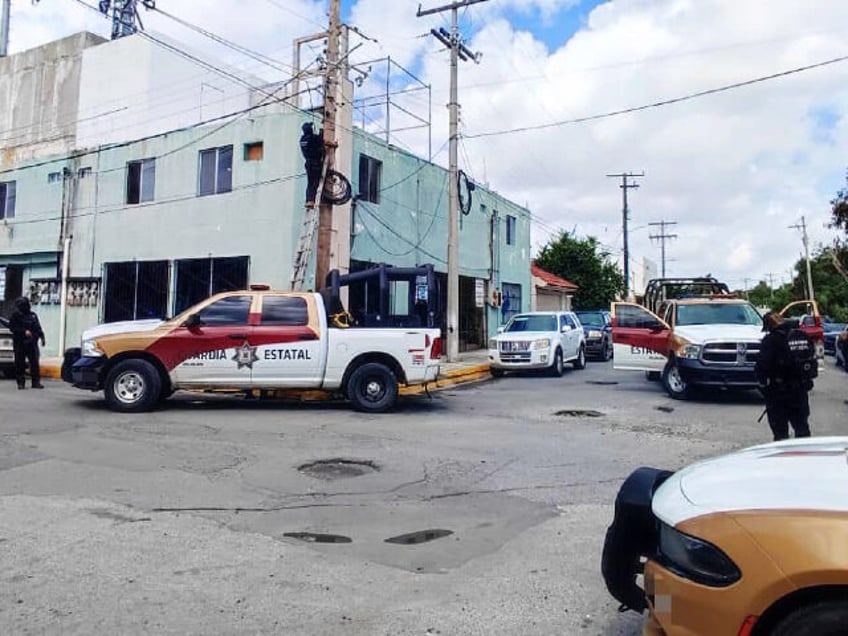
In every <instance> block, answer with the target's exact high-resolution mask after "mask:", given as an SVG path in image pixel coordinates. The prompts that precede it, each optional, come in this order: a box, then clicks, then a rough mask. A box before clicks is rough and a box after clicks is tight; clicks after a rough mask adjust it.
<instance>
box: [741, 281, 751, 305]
mask: <svg viewBox="0 0 848 636" xmlns="http://www.w3.org/2000/svg"><path fill="white" fill-rule="evenodd" d="M749 280H751V279H750V278H743V279H742V282H743V283H745V300H751V296H750V294H749V293H748V289H749V288H748V281H749Z"/></svg>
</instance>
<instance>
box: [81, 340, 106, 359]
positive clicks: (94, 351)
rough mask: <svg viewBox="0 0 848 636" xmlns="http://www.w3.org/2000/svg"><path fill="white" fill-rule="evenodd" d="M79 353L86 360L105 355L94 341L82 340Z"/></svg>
mask: <svg viewBox="0 0 848 636" xmlns="http://www.w3.org/2000/svg"><path fill="white" fill-rule="evenodd" d="M81 353H82V355H83V356H85V357H88V358H99V357H100V356H102V355H105V354H104V353H103V351H102V350H101V349H100V347H98V346H97V341H96V340H83V341H82V347H81Z"/></svg>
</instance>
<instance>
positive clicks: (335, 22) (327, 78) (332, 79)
mask: <svg viewBox="0 0 848 636" xmlns="http://www.w3.org/2000/svg"><path fill="white" fill-rule="evenodd" d="M339 14H340V0H330V21H329V24H328V26H327V69H326V73H325V75H324V174H325V175H326V174H328V173H329V171H330V170H333V168H334V166H335V164H336V146H338V143H337V142H336V109H337V105H336V96H337V95H338V89H339V73H340V72H341V69H340V64H339V50H340V45H339V42H340V38H341V32H342V29H341V19H340V16H339ZM323 184H324V180H323V179H322V180H321V185H320V187H319V192H318V194H317V195H316V196H317V197H318V201H319V207H318V250H317V253H316V255H315V289H316V291H317V290H321V289H323V288H324V286H325V285H326V284H327V274H329V273H330V252H331V251H332V244H333V204H332V203H329V202H325V201H324V197H323V196H322V194H323Z"/></svg>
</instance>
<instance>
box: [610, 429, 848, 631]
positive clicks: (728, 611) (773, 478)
mask: <svg viewBox="0 0 848 636" xmlns="http://www.w3.org/2000/svg"><path fill="white" fill-rule="evenodd" d="M847 453H848V437H831V438H826V437H820V438H806V439H795V440H786V441H783V442H773V443H770V444H764V445H761V446H755V447H753V448H748V449H744V450H740V451H736V452H734V453H730V454H728V455H724V456H722V457H717V458H714V459H708V460H706V461H702V462H699V463H696V464H693V465H691V466H689V467H687V468H684V469H683V470H680V471H679V472H676V473H671V472H669V471H662V470H657V469H654V468H640V469H638V470H636V471H635V472H634V473H633V474H631V475H630V476H629V477H628V478H627V480H626V481H625V482H624V484H623V485H622V486H621V489H620V490H619V493H618V497H617V499H616V504H615V517H614V519H613V522H612V525H611V526H610V528H609V530H608V531H607V535H606V540H605V543H604V549H603V556H602V566H601V568H602V573H603V576H604V580H605V582H606V584H607V588H608V589H609V591H610V593H611V594H612V595H613V596H614V597H615V598H616V599H618V601H620V602H621V603H622V608H623V609H632V610H635V611H637V612H642V611H644V610H645V609H647V610H648V612H649V617H648V622H647V625H646V626H645V631H644V633H645V634H651V635H655V636H699V635H700V636H713V635H714V634H734V635H736V634H740V635H743V634H744V635H745V636H841V635H843V634H845V633H846V625H848V595H846V590H848V550H845V549H844V546H845V537H846V536H848V498H846V496H845V492H846V489H848V469H846V465H845V457H846V454H847ZM811 475H812V476H814V477H813V478H812V480H811ZM644 559H647V561H646V562H645V561H644ZM640 575H641V576H642V581H643V584H644V587H640V586H639V584H638V583H639V580H638V579H637V577H638V576H640Z"/></svg>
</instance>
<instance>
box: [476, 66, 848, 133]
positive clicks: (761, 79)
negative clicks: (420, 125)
mask: <svg viewBox="0 0 848 636" xmlns="http://www.w3.org/2000/svg"><path fill="white" fill-rule="evenodd" d="M846 60H848V55H843V56H840V57H835V58H832V59H829V60H825V61H823V62H817V63H815V64H807V65H806V66H799V67H797V68H793V69H789V70H786V71H781V72H779V73H772V74H771V75H763V76H761V77H756V78H754V79H750V80H745V81H743V82H735V83H733V84H725V85H724V86H719V87H716V88H710V89H707V90H703V91H698V92H696V93H689V94H688V95H683V96H681V97H674V98H671V99H664V100H661V101H658V102H652V103H650V104H643V105H642V106H633V107H631V108H623V109H620V110H614V111H610V112H607V113H601V114H597V115H588V116H585V117H576V118H574V119H565V120H562V121H557V122H550V123H547V124H536V125H533V126H521V127H518V128H508V129H504V130H493V131H488V132H482V133H476V134H471V135H464V136H465V138H466V139H480V138H482V137H495V136H500V135H510V134H514V133H520V132H528V131H532V130H545V129H548V128H558V127H560V126H566V125H569V124H581V123H584V122H589V121H597V120H600V119H607V118H610V117H616V116H619V115H627V114H629V113H636V112H640V111H643V110H649V109H653V108H659V107H661V106H669V105H671V104H678V103H680V102H685V101H689V100H692V99H697V98H699V97H705V96H707V95H715V94H717V93H723V92H726V91H731V90H735V89H737V88H742V87H745V86H751V85H753V84H759V83H761V82H767V81H769V80H773V79H778V78H782V77H786V76H789V75H794V74H796V73H802V72H804V71H810V70H813V69H817V68H822V67H824V66H829V65H831V64H838V63H839V62H844V61H846Z"/></svg>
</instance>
